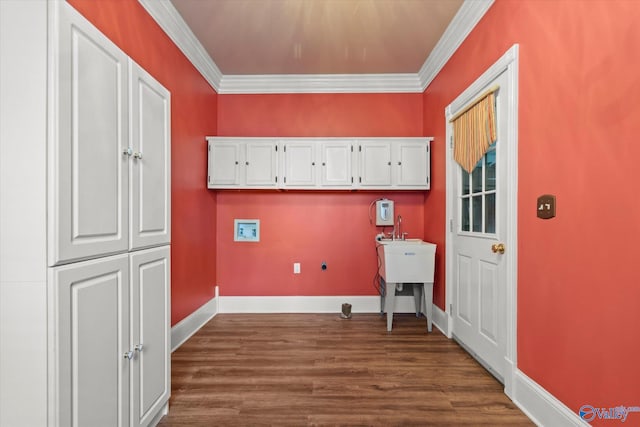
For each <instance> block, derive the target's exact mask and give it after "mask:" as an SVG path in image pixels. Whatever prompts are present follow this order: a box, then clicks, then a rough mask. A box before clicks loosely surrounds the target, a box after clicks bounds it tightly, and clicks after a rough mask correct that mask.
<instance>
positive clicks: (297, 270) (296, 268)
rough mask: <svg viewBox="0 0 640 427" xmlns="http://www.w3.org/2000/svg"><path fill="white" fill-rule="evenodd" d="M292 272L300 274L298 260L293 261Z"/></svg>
mask: <svg viewBox="0 0 640 427" xmlns="http://www.w3.org/2000/svg"><path fill="white" fill-rule="evenodd" d="M293 274H300V263H299V262H294V263H293Z"/></svg>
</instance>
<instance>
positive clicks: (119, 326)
mask: <svg viewBox="0 0 640 427" xmlns="http://www.w3.org/2000/svg"><path fill="white" fill-rule="evenodd" d="M50 271H51V273H50V274H51V275H52V277H51V282H52V284H53V292H52V297H51V300H50V302H51V304H52V310H51V318H50V319H51V324H52V325H54V326H53V328H54V329H53V331H52V334H51V340H52V342H51V348H52V349H55V353H54V355H53V360H54V363H53V364H54V372H55V375H54V378H55V379H54V383H53V387H54V390H55V395H56V397H57V405H58V406H57V408H56V410H55V411H54V414H55V415H54V416H55V417H56V418H57V419H56V420H55V423H54V424H55V425H59V426H126V425H128V423H129V419H128V415H129V372H130V366H129V365H130V363H131V362H132V360H131V359H128V358H126V357H124V355H125V353H127V352H128V351H129V350H130V348H129V329H128V328H129V305H128V304H129V256H128V255H127V254H123V255H116V256H112V257H106V258H100V259H98V260H91V261H85V262H78V263H74V264H70V265H66V266H63V267H56V268H53V269H51V270H50Z"/></svg>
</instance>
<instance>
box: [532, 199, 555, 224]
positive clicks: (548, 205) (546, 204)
mask: <svg viewBox="0 0 640 427" xmlns="http://www.w3.org/2000/svg"><path fill="white" fill-rule="evenodd" d="M537 215H538V218H541V219H551V218H553V217H555V216H556V196H554V195H552V194H543V195H542V196H540V197H538V205H537Z"/></svg>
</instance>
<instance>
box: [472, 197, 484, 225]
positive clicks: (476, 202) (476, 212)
mask: <svg viewBox="0 0 640 427" xmlns="http://www.w3.org/2000/svg"><path fill="white" fill-rule="evenodd" d="M472 210H473V216H472V219H471V224H472V227H473V231H475V232H478V233H480V232H482V196H473V201H472Z"/></svg>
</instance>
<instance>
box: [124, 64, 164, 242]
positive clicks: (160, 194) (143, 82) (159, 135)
mask: <svg viewBox="0 0 640 427" xmlns="http://www.w3.org/2000/svg"><path fill="white" fill-rule="evenodd" d="M129 82H130V86H131V91H130V93H131V104H130V105H131V122H130V125H131V148H132V150H133V153H132V156H131V159H130V161H129V170H130V174H129V180H130V183H131V186H130V188H131V193H130V203H131V205H130V206H131V216H130V218H129V222H130V224H129V225H130V229H131V233H130V234H131V241H130V247H131V248H141V247H145V246H153V245H160V244H165V243H169V241H170V240H171V95H170V94H169V91H167V90H166V89H165V88H164V87H163V86H162V85H161V84H160V83H158V82H157V81H156V80H155V79H154V78H153V77H151V75H149V73H147V72H146V71H144V70H143V69H142V68H140V66H138V64H136V63H135V62H133V61H131V60H130V79H129Z"/></svg>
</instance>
